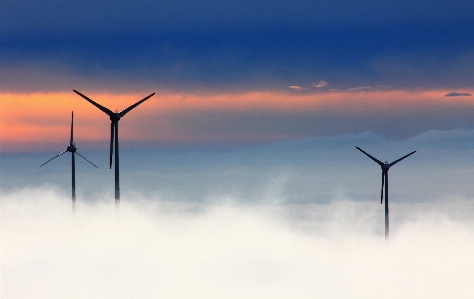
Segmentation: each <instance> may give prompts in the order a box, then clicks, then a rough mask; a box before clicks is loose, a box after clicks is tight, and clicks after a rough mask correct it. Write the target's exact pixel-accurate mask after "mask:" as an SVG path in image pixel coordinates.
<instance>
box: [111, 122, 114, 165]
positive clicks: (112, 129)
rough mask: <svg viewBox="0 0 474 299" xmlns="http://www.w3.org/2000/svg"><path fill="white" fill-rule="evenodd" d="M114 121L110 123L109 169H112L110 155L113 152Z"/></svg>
mask: <svg viewBox="0 0 474 299" xmlns="http://www.w3.org/2000/svg"><path fill="white" fill-rule="evenodd" d="M114 128H115V126H114V122H111V123H110V169H112V156H113V154H114Z"/></svg>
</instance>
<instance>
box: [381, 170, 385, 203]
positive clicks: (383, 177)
mask: <svg viewBox="0 0 474 299" xmlns="http://www.w3.org/2000/svg"><path fill="white" fill-rule="evenodd" d="M384 174H385V173H384V172H383V171H382V190H381V191H380V204H382V201H383V185H384V179H385V175H384Z"/></svg>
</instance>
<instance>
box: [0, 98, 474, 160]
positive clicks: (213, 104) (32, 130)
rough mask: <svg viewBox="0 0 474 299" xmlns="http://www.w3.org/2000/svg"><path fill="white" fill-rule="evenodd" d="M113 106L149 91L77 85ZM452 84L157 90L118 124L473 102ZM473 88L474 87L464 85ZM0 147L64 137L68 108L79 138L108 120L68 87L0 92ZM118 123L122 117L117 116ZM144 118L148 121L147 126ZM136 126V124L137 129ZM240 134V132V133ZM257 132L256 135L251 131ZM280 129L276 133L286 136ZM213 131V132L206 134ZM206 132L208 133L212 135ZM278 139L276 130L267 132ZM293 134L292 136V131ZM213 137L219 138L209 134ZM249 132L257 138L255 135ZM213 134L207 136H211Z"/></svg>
mask: <svg viewBox="0 0 474 299" xmlns="http://www.w3.org/2000/svg"><path fill="white" fill-rule="evenodd" d="M80 92H82V93H84V94H85V95H87V96H88V97H90V98H91V99H93V100H94V101H96V102H98V103H100V104H101V105H103V106H105V107H107V108H109V109H110V110H112V111H114V110H115V109H117V110H119V111H121V110H123V109H125V108H127V107H128V106H130V105H132V104H134V103H135V102H137V101H139V100H141V99H142V98H144V97H146V96H147V95H148V94H125V95H114V94H96V93H91V94H89V93H87V91H80ZM450 92H451V90H414V91H413V90H412V91H408V90H381V91H326V92H315V93H304V92H294V91H288V92H270V91H256V92H246V93H203V92H201V93H171V92H157V93H156V94H155V95H154V96H153V97H152V98H150V99H149V100H147V101H146V102H144V103H142V104H141V105H140V106H139V107H137V108H136V109H135V110H133V111H132V112H131V113H130V114H127V116H126V117H125V118H126V119H127V123H128V125H127V126H120V137H121V140H143V141H146V140H149V135H148V134H147V133H145V132H141V131H140V129H141V128H145V130H146V129H147V128H148V127H150V129H149V130H154V132H158V133H155V135H154V137H153V138H159V139H160V140H195V139H199V138H204V139H205V138H206V133H203V134H202V136H201V134H199V132H198V133H196V132H193V133H190V132H186V131H179V130H178V129H174V128H173V123H172V122H170V121H171V120H172V119H173V118H174V117H175V116H176V115H180V113H184V112H186V113H188V114H189V113H193V112H202V111H207V112H211V113H214V112H215V113H218V112H219V111H227V112H229V111H230V112H232V111H234V112H239V111H240V112H242V111H269V112H283V113H285V112H296V113H297V112H308V111H309V112H311V111H314V112H336V113H339V114H341V115H358V114H364V113H373V112H375V113H388V112H393V111H399V112H403V111H408V110H410V109H421V110H422V109H424V107H429V108H431V107H433V106H436V107H452V106H454V107H456V106H463V105H464V106H465V105H468V106H470V107H472V106H474V98H473V97H472V96H471V97H445V96H444V95H445V94H447V93H450ZM466 92H468V93H470V94H474V90H466ZM0 101H1V110H0V151H1V150H2V148H8V147H9V146H7V145H8V144H15V143H17V144H28V143H44V142H54V143H57V142H64V143H67V142H68V138H69V130H70V122H71V111H74V115H75V119H74V120H75V136H76V137H77V138H80V139H82V140H88V141H104V140H108V138H110V129H109V128H110V126H109V124H110V121H109V119H108V117H107V116H106V115H105V114H104V113H103V112H102V111H100V110H99V109H97V108H96V107H93V106H92V105H91V104H90V103H88V102H87V101H85V100H84V99H82V98H81V97H79V96H78V95H76V94H75V93H74V92H72V91H71V92H70V93H34V94H9V93H5V94H0ZM121 123H122V122H121ZM146 123H148V124H149V126H146ZM139 128H140V129H139ZM229 134H235V136H230V135H229V136H228V139H229V140H233V139H238V138H246V137H244V136H246V135H245V134H244V133H242V135H239V134H238V133H236V132H233V133H229ZM239 136H240V137H239ZM256 136H258V137H256ZM283 136H286V135H285V134H283V133H282V135H281V136H280V137H282V138H291V136H286V137H283ZM211 137H212V136H211ZM211 137H209V138H211ZM267 137H268V139H272V138H273V139H275V138H276V139H279V138H278V136H267ZM294 137H297V136H294ZM213 138H217V139H219V138H224V137H222V136H213ZM248 138H250V139H252V138H262V140H265V139H266V136H264V135H259V133H258V132H256V135H255V136H253V137H252V136H249V137H248ZM211 139H212V138H211Z"/></svg>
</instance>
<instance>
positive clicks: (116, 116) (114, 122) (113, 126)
mask: <svg viewBox="0 0 474 299" xmlns="http://www.w3.org/2000/svg"><path fill="white" fill-rule="evenodd" d="M73 91H74V92H75V93H77V94H78V95H80V96H81V97H83V98H84V99H86V100H87V101H88V102H89V103H91V104H92V105H94V106H96V107H97V108H99V109H100V110H102V111H103V112H104V113H105V114H107V115H108V116H109V117H110V121H111V123H110V168H111V169H112V155H113V153H114V131H115V207H117V206H118V205H119V204H120V184H119V182H120V180H119V142H118V122H119V120H120V118H122V117H124V116H125V114H127V113H128V112H130V110H132V109H133V108H135V107H137V106H138V105H140V104H141V103H143V102H145V101H146V100H148V99H149V98H151V97H152V96H153V95H154V94H155V93H152V94H151V95H149V96H147V97H146V98H144V99H143V100H140V101H138V102H136V103H135V104H133V105H132V106H130V107H128V108H127V109H125V110H122V111H121V112H118V111H116V112H112V110H110V109H107V108H105V107H104V106H102V105H100V104H98V103H96V102H94V101H93V100H91V99H90V98H88V97H86V96H85V95H83V94H82V93H80V92H79V91H77V90H73Z"/></svg>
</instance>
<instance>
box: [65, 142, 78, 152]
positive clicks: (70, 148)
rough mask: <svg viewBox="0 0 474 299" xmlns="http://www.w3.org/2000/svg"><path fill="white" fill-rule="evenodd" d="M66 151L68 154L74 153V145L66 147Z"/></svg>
mask: <svg viewBox="0 0 474 299" xmlns="http://www.w3.org/2000/svg"><path fill="white" fill-rule="evenodd" d="M66 150H67V151H68V152H71V153H74V152H75V151H76V150H77V148H76V146H75V145H74V142H73V143H72V144H70V145H68V147H67V149H66Z"/></svg>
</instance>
